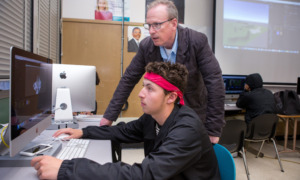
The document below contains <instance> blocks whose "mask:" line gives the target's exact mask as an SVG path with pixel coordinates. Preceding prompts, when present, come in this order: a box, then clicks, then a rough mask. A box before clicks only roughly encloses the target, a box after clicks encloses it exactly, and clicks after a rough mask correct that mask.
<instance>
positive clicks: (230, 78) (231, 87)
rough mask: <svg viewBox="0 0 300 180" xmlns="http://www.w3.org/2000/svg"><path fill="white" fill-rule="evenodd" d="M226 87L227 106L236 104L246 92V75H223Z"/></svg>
mask: <svg viewBox="0 0 300 180" xmlns="http://www.w3.org/2000/svg"><path fill="white" fill-rule="evenodd" d="M222 77H223V80H224V87H225V104H230V103H235V102H236V100H237V98H238V97H239V94H240V93H241V92H243V91H244V86H245V81H246V77H247V76H246V75H225V74H223V75H222Z"/></svg>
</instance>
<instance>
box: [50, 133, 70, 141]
mask: <svg viewBox="0 0 300 180" xmlns="http://www.w3.org/2000/svg"><path fill="white" fill-rule="evenodd" d="M69 136H70V135H68V134H61V135H59V136H57V137H53V138H54V139H55V140H62V141H68V140H69V139H65V138H66V137H69Z"/></svg>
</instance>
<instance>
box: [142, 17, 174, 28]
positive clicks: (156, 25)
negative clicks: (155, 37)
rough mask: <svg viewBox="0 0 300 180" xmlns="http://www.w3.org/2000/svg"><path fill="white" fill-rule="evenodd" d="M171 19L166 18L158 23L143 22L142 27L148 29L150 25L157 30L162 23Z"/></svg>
mask: <svg viewBox="0 0 300 180" xmlns="http://www.w3.org/2000/svg"><path fill="white" fill-rule="evenodd" d="M171 20H173V19H169V20H166V21H163V22H160V23H153V24H144V28H145V29H147V30H149V29H150V28H151V27H152V28H153V29H154V30H159V29H160V28H161V25H162V24H163V23H165V22H168V21H171Z"/></svg>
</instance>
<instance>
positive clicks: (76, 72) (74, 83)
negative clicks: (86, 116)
mask: <svg viewBox="0 0 300 180" xmlns="http://www.w3.org/2000/svg"><path fill="white" fill-rule="evenodd" d="M52 79H53V81H52V108H53V110H54V111H55V116H56V113H57V112H58V111H67V110H68V109H69V110H71V112H84V111H94V110H95V99H96V67H95V66H87V65H69V64H53V73H52ZM58 90H62V91H63V94H58V93H59V91H58ZM64 90H68V91H66V92H67V93H65V91H64ZM68 94H70V95H68ZM67 96H70V101H71V105H70V104H69V103H68V102H69V100H68V98H66V97H67ZM62 99H63V100H62ZM57 101H60V102H59V103H58V102H57ZM62 113H64V112H62ZM66 115H69V114H63V116H66ZM71 116H72V115H71ZM55 120H56V119H55ZM59 120H60V119H59ZM62 120H63V121H65V120H64V119H62Z"/></svg>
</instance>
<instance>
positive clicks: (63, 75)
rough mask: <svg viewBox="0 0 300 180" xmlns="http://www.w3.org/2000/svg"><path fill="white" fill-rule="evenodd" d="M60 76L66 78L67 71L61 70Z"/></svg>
mask: <svg viewBox="0 0 300 180" xmlns="http://www.w3.org/2000/svg"><path fill="white" fill-rule="evenodd" d="M59 77H60V78H61V79H66V78H67V75H66V72H65V71H63V72H61V73H60V74H59Z"/></svg>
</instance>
